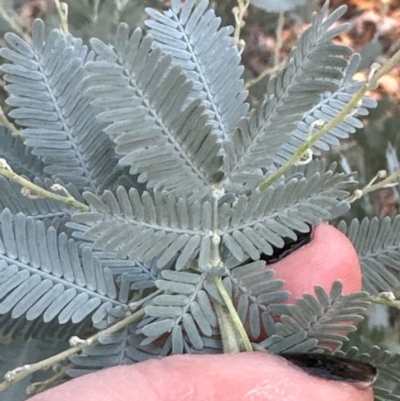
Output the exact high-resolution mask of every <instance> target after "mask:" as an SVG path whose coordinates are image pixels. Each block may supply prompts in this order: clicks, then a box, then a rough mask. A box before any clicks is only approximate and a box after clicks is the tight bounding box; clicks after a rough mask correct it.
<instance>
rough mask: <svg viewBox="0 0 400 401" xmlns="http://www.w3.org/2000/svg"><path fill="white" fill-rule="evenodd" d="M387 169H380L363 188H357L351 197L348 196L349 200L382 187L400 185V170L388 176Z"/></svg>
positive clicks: (352, 200) (351, 201)
mask: <svg viewBox="0 0 400 401" xmlns="http://www.w3.org/2000/svg"><path fill="white" fill-rule="evenodd" d="M386 174H387V173H386V171H385V170H380V171H378V173H377V174H376V176H375V177H374V178H373V179H372V180H371V181H370V182H369V183H368V184H367V185H366V186H365V187H364V188H363V189H356V190H355V191H354V193H353V195H351V196H350V197H349V198H347V202H349V203H353V202H354V201H356V200H357V199H360V198H362V197H363V196H365V195H367V194H369V193H370V192H373V191H377V190H378V189H382V188H389V187H393V186H396V185H398V183H399V179H400V170H397V171H395V172H394V173H393V174H391V175H389V177H387V178H385V177H386ZM382 178H385V179H384V180H382V181H379V182H378V183H376V184H374V182H375V181H376V180H377V179H382Z"/></svg>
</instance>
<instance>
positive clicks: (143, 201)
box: [0, 0, 400, 400]
mask: <svg viewBox="0 0 400 401" xmlns="http://www.w3.org/2000/svg"><path fill="white" fill-rule="evenodd" d="M345 10H346V8H345V7H340V8H339V9H337V10H336V11H334V12H333V13H332V14H329V13H328V3H326V4H325V5H324V7H323V8H322V9H321V11H320V12H319V13H318V14H315V15H314V16H313V18H312V22H311V24H310V26H309V28H308V29H307V30H306V31H305V32H304V34H303V35H302V36H301V37H300V38H299V39H298V42H297V45H296V47H294V48H293V50H292V52H291V53H290V56H289V59H288V62H287V65H286V66H285V67H284V68H282V69H281V70H280V71H279V72H278V73H277V75H276V77H274V78H272V79H270V80H269V82H268V85H267V88H266V93H265V98H264V101H263V102H262V103H261V104H260V105H259V107H258V108H256V109H254V110H249V105H248V103H246V98H247V95H248V94H247V92H246V91H245V90H244V89H243V88H244V82H243V80H242V79H241V75H242V73H243V70H244V68H243V67H242V66H241V65H240V54H239V52H238V50H237V47H236V45H237V42H236V40H235V39H234V38H233V36H232V33H233V28H232V27H220V23H221V20H220V19H219V18H218V17H216V16H215V14H214V11H213V10H212V9H210V8H209V6H208V2H207V1H205V0H203V1H200V2H195V1H194V0H192V1H186V2H185V3H184V4H183V5H181V2H180V1H178V0H172V1H171V9H170V10H168V11H166V12H164V13H161V12H159V11H156V10H154V9H147V13H148V15H149V18H150V19H149V20H148V21H147V22H146V26H147V28H148V30H147V33H146V34H143V32H142V31H141V30H140V29H133V28H132V27H128V26H127V25H126V24H120V25H119V26H118V29H117V31H116V33H115V35H114V37H113V40H112V44H107V43H104V42H102V41H100V40H99V39H92V40H91V41H90V46H91V47H90V49H89V48H88V47H87V46H86V45H84V44H83V43H82V41H81V40H80V39H78V38H75V37H73V36H71V35H70V34H64V33H63V32H61V31H60V30H53V31H51V32H50V33H49V34H48V35H46V34H45V26H44V23H43V22H42V21H41V20H36V21H35V22H34V25H33V31H32V41H31V43H27V42H25V41H24V40H22V39H21V38H19V37H18V36H17V35H15V34H13V33H8V34H6V36H5V42H6V44H7V47H4V48H2V49H1V50H0V56H1V57H2V58H3V60H5V61H4V62H3V64H2V65H1V70H2V72H3V73H4V75H3V79H4V81H5V82H6V86H5V88H6V90H7V91H8V93H9V97H8V99H7V104H8V105H9V106H11V111H10V112H9V113H8V117H10V118H12V119H13V120H14V121H15V123H16V125H17V126H18V127H20V128H21V129H20V130H15V129H12V132H11V131H10V130H9V129H8V128H6V127H4V126H3V127H0V135H1V142H0V143H1V155H2V158H3V161H2V165H1V169H0V172H1V175H2V176H1V177H0V205H1V210H2V211H1V215H0V224H1V237H0V314H1V320H0V329H1V332H2V335H3V336H8V338H10V342H9V344H8V346H7V347H8V352H10V353H11V354H10V355H12V356H11V357H10V358H9V359H12V361H13V363H14V365H15V366H18V365H24V364H26V362H25V361H22V360H18V358H17V356H16V355H18V354H19V352H18V350H19V349H20V348H21V344H22V345H23V346H24V347H27V345H30V346H31V349H35V351H31V352H32V354H30V358H29V360H31V359H32V358H31V357H32V355H33V354H34V355H35V358H34V361H35V362H36V361H38V360H40V359H43V358H44V357H45V356H48V354H51V353H54V354H55V353H57V352H60V351H61V350H62V349H63V347H64V348H65V341H63V340H65V339H66V338H69V337H70V336H71V335H74V336H75V337H73V339H72V340H71V346H70V348H68V350H67V351H66V352H65V353H63V354H62V355H61V356H60V357H59V359H60V360H61V359H63V358H64V359H66V358H68V357H69V358H70V362H69V364H68V365H66V366H65V371H66V373H67V374H68V375H69V376H70V377H75V376H78V375H82V374H85V373H87V372H91V371H93V370H96V369H100V368H103V367H107V366H112V365H116V364H122V363H124V364H126V363H134V362H138V361H143V360H146V359H149V358H153V357H160V356H165V355H170V354H176V353H183V352H184V353H209V352H214V353H215V352H222V351H223V350H224V351H225V352H232V351H241V350H247V351H250V350H252V349H253V347H255V348H257V349H259V348H260V347H262V348H263V349H265V350H267V351H269V352H282V351H296V352H316V351H317V352H318V351H324V352H329V351H331V350H332V349H336V350H337V351H336V352H337V353H338V354H340V355H347V356H348V357H350V358H353V359H359V360H362V361H370V362H372V363H373V364H375V365H376V366H377V367H378V369H379V370H380V376H379V379H378V381H377V382H376V384H375V392H376V397H377V399H379V400H394V399H400V396H398V395H396V393H395V392H392V391H391V389H392V388H393V386H395V384H396V383H397V381H398V380H399V375H400V374H399V373H396V372H399V367H400V362H399V358H398V357H397V355H394V354H391V353H390V352H388V351H385V350H383V349H380V348H378V347H373V348H372V349H370V350H368V351H367V352H365V353H361V351H359V350H358V349H357V348H354V347H353V348H350V349H349V350H348V351H346V352H344V351H341V350H340V349H341V347H342V345H343V343H345V342H346V341H347V340H348V338H347V336H346V335H345V334H343V333H347V332H349V331H354V330H355V329H356V327H355V324H356V323H358V322H359V321H360V320H362V318H363V315H364V314H365V312H366V308H367V307H368V304H369V303H368V297H369V296H370V295H374V294H377V293H379V292H381V291H385V290H389V289H392V288H393V286H399V284H400V283H399V274H398V269H399V267H400V253H399V246H398V243H399V238H398V237H399V234H398V224H399V219H398V218H395V219H393V220H391V219H388V218H387V219H383V220H378V219H372V220H363V221H362V222H361V223H360V222H358V221H357V220H354V221H353V222H351V223H350V224H349V226H348V227H347V225H346V224H345V223H341V224H340V228H341V229H342V231H343V232H345V233H347V234H348V236H349V237H350V239H351V240H352V241H353V243H354V244H355V246H356V248H357V249H358V251H359V253H360V259H361V262H362V267H363V275H364V277H363V285H364V290H365V292H359V293H356V294H351V295H343V294H342V286H341V283H340V282H335V283H333V285H332V289H331V291H330V292H326V291H325V290H324V289H323V288H321V287H316V288H315V295H313V296H312V295H305V296H304V298H302V299H299V300H298V301H296V304H295V305H287V303H284V302H285V301H286V300H287V299H288V297H289V293H288V292H287V291H286V290H282V285H283V282H282V281H281V280H277V279H275V278H274V270H273V267H274V266H273V262H274V261H276V260H279V258H280V257H283V256H284V254H285V253H287V251H288V250H290V249H294V248H297V247H299V246H301V245H302V244H303V243H304V241H305V240H306V239H307V238H308V237H309V235H310V231H311V230H312V227H314V226H315V225H317V224H319V223H320V222H321V221H329V220H331V219H332V218H336V217H338V216H340V215H342V214H343V213H345V212H346V211H347V210H348V209H349V199H348V195H349V190H350V189H351V186H354V179H353V178H352V177H350V176H348V175H346V174H343V173H340V172H337V171H336V165H334V164H332V165H329V166H328V165H327V163H326V162H325V161H324V160H321V159H319V158H318V155H319V154H320V152H321V150H329V148H330V147H331V146H332V145H336V144H338V143H339V140H340V139H341V138H346V137H348V136H349V135H350V134H352V133H353V132H354V131H355V130H356V128H359V127H362V121H361V119H360V118H361V117H362V116H365V115H366V114H367V113H368V109H369V108H371V107H374V106H375V101H373V100H371V99H369V98H368V97H365V96H364V95H365V93H366V92H367V91H368V90H370V89H373V88H374V87H375V86H376V83H377V80H378V79H379V77H380V76H382V75H383V74H384V73H385V72H387V71H388V70H390V69H391V68H392V66H393V65H394V63H395V62H396V60H398V59H399V55H398V54H396V55H395V56H394V57H393V59H391V61H390V62H389V63H388V64H387V65H385V66H384V67H382V68H380V69H378V71H377V72H376V73H375V75H374V74H372V73H371V76H370V79H369V80H368V81H367V82H356V81H354V80H353V78H352V77H353V75H354V73H355V72H356V71H357V68H358V65H359V63H360V56H359V55H358V54H354V53H353V52H352V50H351V49H350V48H348V47H346V46H342V45H338V44H335V43H334V42H333V39H334V38H335V37H336V36H337V35H338V34H340V33H342V32H343V31H344V30H345V29H346V28H347V26H346V25H339V24H337V21H338V19H339V18H340V17H341V16H342V15H343V14H344V12H345ZM131 28H132V29H131ZM10 126H11V125H10ZM311 153H312V156H313V157H312V159H313V160H308V163H305V164H304V163H302V161H304V157H305V156H307V157H308V158H310V157H309V156H310V154H311ZM21 185H22V187H23V191H22V193H21V190H20V188H21ZM283 251H284V252H283ZM277 314H279V315H281V319H280V321H279V322H276V320H275V319H274V316H275V315H277ZM245 321H246V322H248V325H247V326H246V327H248V330H247V331H246V330H245V328H244V326H243V322H245ZM222 322H223V324H222ZM262 332H267V333H268V335H269V336H268V338H267V339H265V338H263V337H262V335H261V333H262ZM77 337H80V338H84V339H87V338H88V340H80V339H79V338H77ZM249 337H250V338H252V339H254V343H253V344H252V343H250V341H249ZM43 348H46V352H47V353H46V352H44V351H40V349H42V350H43ZM78 353H79V354H78ZM48 367H49V363H48V362H46V361H44V362H37V363H36V364H34V365H31V366H28V367H25V368H22V369H18V370H15V371H11V372H9V373H8V374H7V375H6V381H5V382H4V383H3V384H1V385H0V386H1V387H0V388H1V389H5V388H7V387H9V386H10V385H11V384H15V383H16V382H19V381H20V380H21V379H22V378H24V377H26V376H28V375H29V374H30V373H32V372H34V371H37V370H39V369H42V368H48ZM22 383H23V384H24V387H25V386H26V384H27V383H24V382H22ZM44 383H45V385H46V382H44ZM45 385H44V386H45ZM16 387H17V386H14V388H16ZM42 387H43V386H41V387H40V389H42ZM12 389H13V387H11V388H10V389H9V390H7V391H12ZM36 390H37V388H36Z"/></svg>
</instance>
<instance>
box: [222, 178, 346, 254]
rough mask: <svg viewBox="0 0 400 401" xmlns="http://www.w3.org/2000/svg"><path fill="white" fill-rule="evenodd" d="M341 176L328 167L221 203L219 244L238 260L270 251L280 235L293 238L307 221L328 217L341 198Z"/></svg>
mask: <svg viewBox="0 0 400 401" xmlns="http://www.w3.org/2000/svg"><path fill="white" fill-rule="evenodd" d="M345 178H346V177H345V176H344V175H342V174H334V173H333V172H332V171H327V172H325V173H320V172H317V173H315V174H314V175H313V176H312V177H310V178H309V179H308V180H307V179H306V178H301V179H300V180H298V179H296V178H292V179H290V180H289V181H288V182H287V183H282V184H280V185H278V186H277V187H275V188H274V187H270V188H268V189H267V190H265V191H262V192H260V191H258V190H255V191H253V192H252V194H251V195H250V196H246V195H241V196H240V197H239V198H238V199H237V202H236V203H235V204H234V205H233V206H230V205H229V204H227V203H225V204H222V206H221V208H220V213H219V227H220V230H221V235H222V238H223V244H224V246H225V247H227V248H228V249H229V251H230V252H231V253H232V255H233V256H234V257H235V258H236V259H237V260H239V261H241V260H243V259H244V257H245V256H246V255H248V256H250V258H251V259H253V260H257V259H259V258H260V253H265V254H267V255H271V254H272V253H273V246H276V247H279V248H280V247H283V245H284V241H283V239H282V238H284V237H289V238H292V239H296V234H295V231H299V232H308V231H309V225H314V224H318V223H319V222H320V221H321V220H324V219H329V217H330V212H329V210H330V209H332V208H333V207H335V206H336V205H338V204H339V203H340V202H341V199H343V198H344V197H345V196H346V194H347V192H346V191H343V190H342V189H341V187H342V186H343V183H344V180H345Z"/></svg>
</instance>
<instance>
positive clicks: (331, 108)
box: [273, 53, 377, 165]
mask: <svg viewBox="0 0 400 401" xmlns="http://www.w3.org/2000/svg"><path fill="white" fill-rule="evenodd" d="M359 64H360V55H359V54H357V53H356V54H353V56H352V57H351V59H350V62H349V65H348V66H347V68H346V70H345V72H344V76H343V79H342V81H341V83H340V86H339V88H338V89H337V90H336V91H333V92H327V93H325V94H324V97H323V99H322V101H321V102H319V103H318V104H317V105H316V106H315V107H312V108H311V109H310V110H309V111H307V112H306V113H305V114H304V117H303V120H302V121H301V122H300V123H299V124H298V126H297V128H296V129H295V130H294V132H293V133H292V134H291V136H290V139H289V140H288V142H286V143H284V144H283V145H282V146H281V147H280V149H279V150H278V151H277V152H276V153H275V154H274V155H273V161H274V162H275V163H276V164H278V165H282V164H284V163H285V162H287V161H288V160H289V159H290V158H291V157H292V156H293V154H294V153H295V152H296V151H297V149H298V148H299V146H301V145H302V144H304V142H305V140H306V139H307V137H308V135H309V132H310V128H311V126H312V125H313V124H314V123H315V122H316V121H317V120H323V121H324V122H326V123H328V122H329V121H331V120H332V118H334V117H335V116H337V115H338V114H339V113H340V112H341V111H342V110H343V108H344V107H345V106H346V105H347V103H348V102H349V101H350V100H351V98H352V96H353V95H354V94H355V93H356V92H357V91H359V90H360V89H361V87H362V85H363V84H364V83H363V82H355V81H353V76H354V74H355V73H356V72H357V69H358V66H359ZM376 105H377V103H376V101H375V100H374V99H371V98H368V97H364V98H363V99H362V101H361V105H360V106H359V107H357V109H356V110H354V113H352V115H349V116H348V117H347V118H346V119H345V120H344V121H342V122H340V123H339V124H338V125H337V126H336V127H335V128H333V129H331V130H330V131H329V132H327V133H326V134H325V135H324V136H323V137H322V138H321V139H320V140H319V141H317V142H316V143H315V144H314V146H313V147H312V151H313V153H314V154H315V155H320V154H321V150H322V151H327V150H329V149H330V148H331V147H332V146H337V145H339V144H340V139H344V138H348V137H349V136H350V134H353V133H354V132H355V131H356V129H358V128H362V127H363V123H362V121H361V120H360V119H359V117H362V116H365V115H367V114H368V109H369V108H373V107H376Z"/></svg>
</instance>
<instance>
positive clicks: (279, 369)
mask: <svg viewBox="0 0 400 401" xmlns="http://www.w3.org/2000/svg"><path fill="white" fill-rule="evenodd" d="M274 268H275V269H276V275H277V276H278V277H279V278H283V279H285V280H286V284H285V286H286V288H287V289H289V290H290V291H291V292H292V294H293V295H292V301H293V299H294V298H295V297H296V296H301V295H302V294H303V293H305V292H310V293H313V287H314V286H315V285H321V286H322V287H324V288H325V289H326V290H328V291H329V289H330V287H331V284H332V282H333V281H334V280H337V279H339V280H341V281H342V282H343V288H344V292H345V293H351V292H354V291H359V290H360V289H361V272H360V265H359V262H358V259H357V255H356V253H355V251H354V249H353V247H352V245H351V243H350V241H349V240H348V239H347V238H346V237H345V236H344V235H343V234H341V233H340V232H339V231H338V230H336V229H335V228H333V227H331V226H329V225H327V224H323V225H321V226H319V227H317V228H316V229H315V232H314V236H313V239H312V241H311V242H310V243H309V244H307V245H305V246H303V247H302V248H300V249H299V250H297V251H295V252H294V253H292V254H291V255H289V256H288V257H286V258H284V259H283V260H281V261H280V262H278V263H276V264H275V265H274ZM299 271H300V272H301V274H299ZM54 400H57V401H69V400H71V401H72V400H74V401H125V400H126V401H128V400H143V401H144V400H146V401H239V400H240V401H309V400H313V401H325V400H335V401H372V400H373V394H372V389H371V388H370V387H367V388H366V389H359V388H356V387H355V386H353V385H351V384H348V383H344V382H334V381H331V380H326V379H321V378H317V377H313V376H310V375H308V374H307V373H305V372H304V371H302V370H301V369H299V368H297V367H294V366H293V365H291V364H290V363H289V362H287V361H286V360H284V359H283V358H281V357H279V356H275V355H270V354H267V353H263V352H252V353H241V354H235V355H232V354H231V355H176V356H170V357H167V358H163V359H161V360H149V361H146V362H142V363H138V364H135V365H130V366H118V367H114V368H109V369H105V370H102V371H100V372H97V373H92V374H89V375H86V376H83V377H80V378H78V379H74V380H71V381H69V382H68V383H65V384H62V385H60V386H58V387H56V388H54V389H51V390H48V391H46V392H44V393H42V394H39V395H37V396H35V397H33V398H31V401H54Z"/></svg>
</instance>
